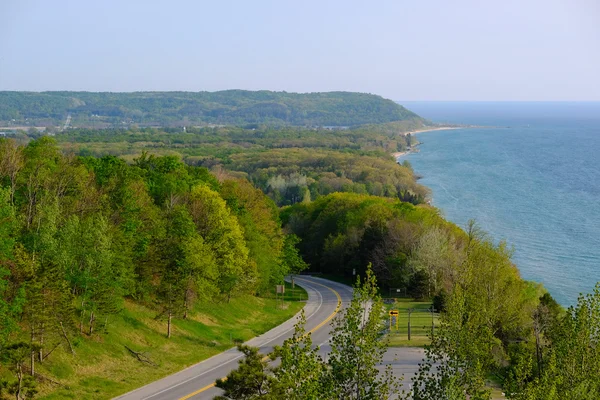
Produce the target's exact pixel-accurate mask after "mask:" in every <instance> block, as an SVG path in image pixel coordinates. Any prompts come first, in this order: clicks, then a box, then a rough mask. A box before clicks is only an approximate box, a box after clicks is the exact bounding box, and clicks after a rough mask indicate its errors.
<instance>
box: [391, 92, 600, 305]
mask: <svg viewBox="0 0 600 400" xmlns="http://www.w3.org/2000/svg"><path fill="white" fill-rule="evenodd" d="M401 104H403V105H405V106H406V107H407V108H409V109H411V110H413V111H415V112H416V113H418V114H420V115H421V116H423V117H425V118H429V119H431V120H433V121H435V122H451V123H464V124H477V125H488V126H494V127H493V128H485V129H483V128H475V129H460V130H452V131H438V132H428V133H422V134H419V140H420V141H421V142H422V145H421V146H420V152H419V153H414V154H410V155H408V156H406V158H407V159H408V160H409V161H410V162H411V164H412V165H413V167H414V169H415V171H416V172H417V173H418V174H420V175H422V176H423V179H422V180H421V183H422V184H424V185H426V186H428V187H430V188H431V189H432V191H433V204H434V205H435V206H436V207H439V208H440V209H441V210H442V211H443V214H444V215H445V216H446V218H448V219H449V220H451V221H454V222H455V223H457V224H459V225H460V226H463V227H464V226H465V225H466V223H467V221H468V220H469V219H471V218H473V219H475V220H476V221H477V222H478V223H479V225H480V226H481V227H482V228H483V229H485V230H486V231H487V232H488V233H489V234H490V235H491V236H492V237H493V238H494V239H495V240H501V239H505V240H506V241H507V242H508V243H509V244H510V245H512V246H513V247H514V249H515V253H514V258H513V260H514V261H515V263H516V264H517V265H518V267H519V269H520V270H521V273H522V276H523V277H524V278H525V279H529V280H534V281H538V282H542V283H543V284H544V285H545V286H546V287H547V288H548V289H549V290H550V292H551V294H552V295H553V296H554V297H555V298H556V299H557V300H558V301H559V302H560V303H561V304H563V305H570V304H574V303H575V302H576V301H577V296H578V294H579V293H580V292H590V291H591V290H592V288H593V286H594V284H595V282H597V281H600V103H512V102H511V103H462V102H460V103H443V102H439V103H438V102H433V103H428V102H401Z"/></svg>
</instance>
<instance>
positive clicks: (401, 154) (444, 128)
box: [392, 126, 471, 161]
mask: <svg viewBox="0 0 600 400" xmlns="http://www.w3.org/2000/svg"><path fill="white" fill-rule="evenodd" d="M465 128H471V127H470V126H440V127H437V128H423V129H417V130H414V131H408V132H404V133H402V135H404V136H406V135H415V134H417V133H424V132H434V131H447V130H452V129H465ZM418 145H419V143H417V144H416V145H415V146H413V147H412V148H411V149H409V150H405V151H397V152H395V153H392V156H394V158H395V159H396V161H398V159H399V158H401V157H404V156H406V155H408V154H410V153H416V152H417V151H418V150H417V149H416V146H418Z"/></svg>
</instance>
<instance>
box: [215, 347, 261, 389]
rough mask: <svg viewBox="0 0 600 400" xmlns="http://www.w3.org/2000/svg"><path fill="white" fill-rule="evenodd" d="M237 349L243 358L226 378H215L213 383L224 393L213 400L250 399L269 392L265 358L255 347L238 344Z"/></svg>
mask: <svg viewBox="0 0 600 400" xmlns="http://www.w3.org/2000/svg"><path fill="white" fill-rule="evenodd" d="M238 350H239V351H240V352H242V354H244V358H242V359H241V360H240V361H239V367H238V368H237V369H235V370H233V371H231V372H230V373H229V374H228V375H227V378H226V379H217V381H216V383H215V385H216V386H217V387H218V388H220V389H223V390H224V391H225V393H224V395H223V396H217V397H215V400H220V399H235V400H252V399H259V398H264V397H263V396H265V395H267V394H268V393H269V387H270V382H271V380H272V378H271V377H270V376H269V373H268V369H267V358H266V357H265V356H264V355H263V354H260V353H259V352H258V349H257V348H255V347H249V346H244V345H239V346H238Z"/></svg>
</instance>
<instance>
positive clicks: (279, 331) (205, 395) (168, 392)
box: [117, 276, 352, 400]
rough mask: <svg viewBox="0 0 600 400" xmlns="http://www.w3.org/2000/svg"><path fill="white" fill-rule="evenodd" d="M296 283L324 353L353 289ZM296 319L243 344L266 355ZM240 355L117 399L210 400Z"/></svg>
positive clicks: (311, 280) (307, 280)
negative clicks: (305, 294) (305, 295)
mask: <svg viewBox="0 0 600 400" xmlns="http://www.w3.org/2000/svg"><path fill="white" fill-rule="evenodd" d="M296 282H297V283H298V284H299V285H301V286H302V287H303V288H304V289H306V291H307V292H308V301H307V303H306V306H305V307H304V311H305V313H306V316H307V322H306V329H307V330H309V331H311V333H312V340H313V343H314V344H315V345H320V344H323V349H322V351H327V348H328V345H327V341H328V340H329V335H330V329H331V328H330V324H329V322H330V321H331V319H332V318H333V317H334V316H335V315H336V313H337V312H338V311H339V310H340V307H343V306H344V304H347V303H348V302H349V300H350V299H351V297H352V288H350V287H349V286H346V285H342V284H340V283H336V282H331V281H328V280H325V279H320V278H316V277H309V276H302V277H299V278H297V279H296ZM295 323H296V318H292V319H290V320H288V321H287V322H285V323H283V324H282V325H279V326H278V327H276V328H273V329H271V330H270V331H269V332H267V333H265V334H263V335H261V336H258V337H256V338H254V339H252V340H249V341H248V342H247V343H246V344H248V345H249V346H254V347H259V348H260V351H261V353H263V354H267V353H269V352H270V351H271V350H272V349H273V346H275V345H280V344H282V343H283V341H284V340H285V339H287V338H289V337H290V336H291V335H292V334H293V333H294V324H295ZM241 357H242V354H241V353H240V352H239V351H237V349H236V348H232V349H229V350H227V351H225V352H223V353H220V354H218V355H216V356H214V357H212V358H209V359H207V360H205V361H203V362H201V363H199V364H196V365H193V366H191V367H189V368H187V369H185V370H183V371H180V372H178V373H176V374H173V375H170V376H168V377H166V378H163V379H161V380H158V381H155V382H153V383H151V384H149V385H146V386H143V387H141V388H139V389H137V390H134V391H132V392H129V393H126V394H124V395H122V396H120V397H118V398H117V399H119V400H141V399H144V400H146V399H148V400H187V399H194V400H197V399H212V398H213V397H214V396H216V395H218V394H220V392H221V390H220V389H217V388H215V387H214V382H215V380H217V379H218V378H222V377H224V376H226V375H227V374H228V373H229V371H231V370H233V369H235V368H237V366H238V360H239V359H240V358H241Z"/></svg>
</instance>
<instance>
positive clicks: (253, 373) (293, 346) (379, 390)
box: [216, 266, 403, 400]
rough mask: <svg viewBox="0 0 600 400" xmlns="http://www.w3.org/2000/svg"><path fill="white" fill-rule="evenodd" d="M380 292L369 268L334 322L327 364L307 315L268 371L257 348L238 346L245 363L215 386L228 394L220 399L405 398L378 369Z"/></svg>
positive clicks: (278, 350) (381, 349)
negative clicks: (307, 329) (314, 341)
mask: <svg viewBox="0 0 600 400" xmlns="http://www.w3.org/2000/svg"><path fill="white" fill-rule="evenodd" d="M377 290H378V289H377V285H376V282H375V277H374V276H373V273H372V271H371V267H370V266H369V267H368V268H367V269H366V277H365V280H364V281H362V282H361V281H360V278H359V279H358V280H357V284H356V286H355V288H354V295H353V298H352V300H351V302H350V304H349V305H348V307H347V308H346V309H344V311H342V312H341V313H340V314H338V317H336V319H335V320H334V322H332V326H333V332H332V338H331V347H332V349H331V353H330V354H329V355H328V359H327V360H326V361H325V360H323V359H322V358H321V357H320V356H319V354H318V353H319V348H313V346H312V340H311V337H310V333H306V332H305V330H304V324H305V322H306V320H305V317H304V314H303V313H302V314H301V316H300V319H299V321H298V323H297V324H296V326H295V331H294V335H293V336H292V337H291V338H290V339H288V340H286V341H285V342H284V344H283V346H281V347H276V348H275V350H274V351H273V352H272V353H271V354H270V355H269V358H270V359H271V360H276V359H277V358H280V364H279V365H278V366H275V367H269V366H268V364H267V363H266V359H267V357H263V356H262V355H261V354H259V353H258V349H252V348H248V347H245V346H240V347H239V349H240V351H242V352H243V353H244V355H245V359H243V360H241V361H240V367H239V368H238V369H237V370H234V371H232V372H231V373H230V374H229V375H228V376H227V379H226V380H218V381H217V383H216V385H217V387H220V388H222V389H224V390H225V395H224V396H223V397H217V399H269V400H270V399H273V400H274V399H291V400H301V399H302V400H303V399H326V400H339V399H377V400H384V399H388V398H390V397H391V396H393V395H396V396H398V398H403V395H400V394H399V383H398V378H397V377H394V376H393V374H392V371H391V368H389V367H386V369H385V370H384V371H383V373H382V372H380V371H379V369H378V368H377V366H378V365H379V364H380V363H381V361H382V358H383V354H384V353H385V351H386V348H387V345H386V342H385V341H384V338H383V337H382V335H381V333H382V330H383V326H384V319H383V310H384V307H383V302H382V301H381V298H380V297H379V296H378V294H377Z"/></svg>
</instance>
